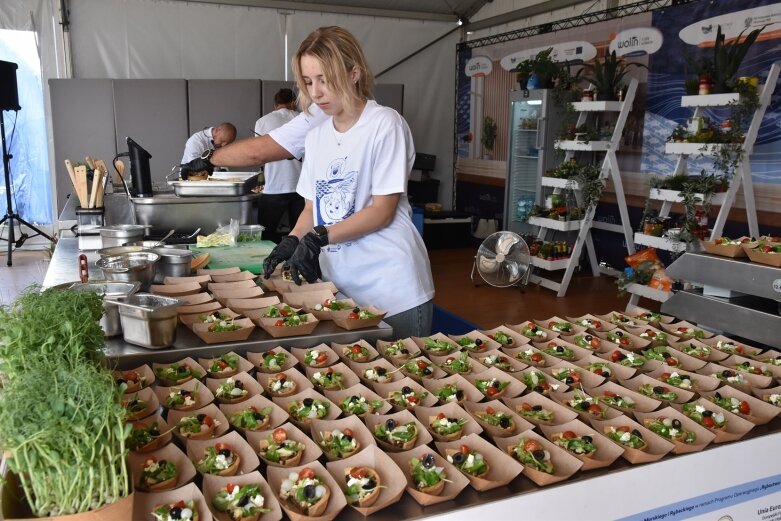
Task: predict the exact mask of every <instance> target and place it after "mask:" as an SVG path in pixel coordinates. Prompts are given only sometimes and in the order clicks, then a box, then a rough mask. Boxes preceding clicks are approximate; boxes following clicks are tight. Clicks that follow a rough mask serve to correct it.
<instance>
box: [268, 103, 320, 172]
mask: <svg viewBox="0 0 781 521" xmlns="http://www.w3.org/2000/svg"><path fill="white" fill-rule="evenodd" d="M327 117H328V116H326V115H325V113H323V111H322V110H320V107H318V106H317V105H315V104H314V103H312V104H311V105H310V106H309V114H307V113H306V112H301V113H300V114H299V115H298V116H296V117H295V118H293V121H291V122H290V123H288V124H287V125H283V126H281V127H279V128H275V129H274V130H272V131H271V132H269V133H268V134H269V136H271V138H272V139H273V140H274V141H276V142H277V143H278V144H279V145H280V146H281V147H282V148H284V149H285V150H287V151H288V152H290V154H291V155H292V156H293V157H295V158H297V159H301V158H302V157H304V146H305V141H304V140H305V139H306V135H307V133H308V132H309V130H310V129H312V128H314V127H316V126H317V125H319V124H320V123H322V122H323V121H325V120H326V118H327Z"/></svg>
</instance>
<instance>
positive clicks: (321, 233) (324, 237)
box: [312, 225, 328, 248]
mask: <svg viewBox="0 0 781 521" xmlns="http://www.w3.org/2000/svg"><path fill="white" fill-rule="evenodd" d="M312 233H313V234H314V236H315V238H316V239H317V242H318V243H319V244H320V247H321V248H322V247H325V246H328V228H326V227H325V226H323V225H318V226H315V227H314V228H313V229H312Z"/></svg>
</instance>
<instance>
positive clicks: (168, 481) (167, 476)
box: [139, 455, 178, 491]
mask: <svg viewBox="0 0 781 521" xmlns="http://www.w3.org/2000/svg"><path fill="white" fill-rule="evenodd" d="M177 474H178V472H177V470H176V464H174V462H173V461H168V460H164V459H162V460H159V461H158V459H157V458H155V457H154V456H151V455H150V456H147V457H146V460H145V461H144V464H143V467H142V468H141V480H140V484H139V488H140V489H142V490H147V491H151V490H164V489H166V488H173V487H174V486H176V481H175V478H176V476H177Z"/></svg>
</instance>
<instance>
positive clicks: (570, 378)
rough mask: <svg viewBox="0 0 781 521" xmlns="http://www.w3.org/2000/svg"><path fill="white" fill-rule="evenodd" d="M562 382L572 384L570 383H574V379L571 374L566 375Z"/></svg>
mask: <svg viewBox="0 0 781 521" xmlns="http://www.w3.org/2000/svg"><path fill="white" fill-rule="evenodd" d="M564 383H565V384H567V385H572V384H574V383H575V379H574V378H572V377H571V376H568V377H566V378H565V379H564Z"/></svg>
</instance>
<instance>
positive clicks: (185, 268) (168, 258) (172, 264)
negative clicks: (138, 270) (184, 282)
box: [152, 248, 193, 283]
mask: <svg viewBox="0 0 781 521" xmlns="http://www.w3.org/2000/svg"><path fill="white" fill-rule="evenodd" d="M152 251H153V252H155V253H156V254H158V255H160V262H158V263H157V270H156V272H155V282H157V283H160V282H163V279H165V278H166V277H187V276H188V275H189V274H190V264H191V263H192V260H193V252H191V251H190V250H184V249H177V248H154V249H153V250H152Z"/></svg>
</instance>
